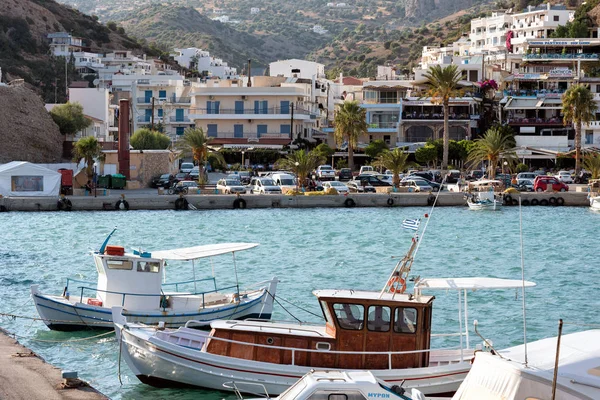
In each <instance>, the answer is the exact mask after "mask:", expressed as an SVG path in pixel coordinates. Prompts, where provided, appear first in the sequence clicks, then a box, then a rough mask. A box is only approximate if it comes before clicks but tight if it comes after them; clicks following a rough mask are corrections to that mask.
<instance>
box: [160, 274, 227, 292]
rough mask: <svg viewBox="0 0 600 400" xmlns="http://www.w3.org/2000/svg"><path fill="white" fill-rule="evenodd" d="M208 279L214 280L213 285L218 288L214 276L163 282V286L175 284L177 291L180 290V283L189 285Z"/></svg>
mask: <svg viewBox="0 0 600 400" xmlns="http://www.w3.org/2000/svg"><path fill="white" fill-rule="evenodd" d="M206 281H213V285H214V287H215V290H217V280H216V279H215V278H214V277H211V278H204V279H192V280H189V281H181V282H169V283H163V284H162V287H163V288H164V287H167V286H175V291H176V292H178V291H179V286H180V285H189V284H192V283H198V282H206Z"/></svg>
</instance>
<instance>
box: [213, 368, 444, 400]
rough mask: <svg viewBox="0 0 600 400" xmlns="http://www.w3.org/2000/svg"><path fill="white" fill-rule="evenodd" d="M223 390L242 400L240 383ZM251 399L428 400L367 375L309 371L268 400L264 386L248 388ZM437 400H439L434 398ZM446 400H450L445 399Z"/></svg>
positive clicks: (354, 372) (228, 384)
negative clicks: (256, 397) (257, 397)
mask: <svg viewBox="0 0 600 400" xmlns="http://www.w3.org/2000/svg"><path fill="white" fill-rule="evenodd" d="M224 385H225V386H224V387H225V388H226V389H228V390H232V391H234V392H235V394H236V396H237V398H238V399H239V400H244V397H243V395H242V390H240V385H243V384H240V383H239V382H226V383H225V384H224ZM245 391H252V394H253V395H256V396H260V399H272V400H312V399H367V398H368V399H374V398H375V399H392V400H393V399H397V400H429V399H430V398H426V397H424V396H423V394H422V393H420V392H419V391H418V390H416V389H413V390H412V391H411V392H410V393H408V392H407V391H406V390H405V389H404V388H403V387H402V386H399V385H388V384H387V383H385V382H384V381H382V380H381V379H377V378H376V377H375V376H373V374H372V373H371V372H369V371H310V372H309V373H308V374H306V375H304V376H303V377H302V378H301V379H300V380H299V381H298V382H296V383H294V385H293V386H291V387H290V388H289V389H288V390H286V391H285V392H283V393H282V394H281V395H279V396H277V397H271V395H270V394H269V392H268V391H267V390H266V388H265V387H264V385H262V384H255V385H250V388H249V389H245ZM435 399H436V400H442V398H441V397H436V398H435ZM447 399H448V400H449V398H447ZM256 400H258V399H256Z"/></svg>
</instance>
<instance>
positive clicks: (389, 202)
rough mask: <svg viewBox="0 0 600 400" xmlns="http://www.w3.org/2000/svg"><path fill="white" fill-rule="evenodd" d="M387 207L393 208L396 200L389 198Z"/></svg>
mask: <svg viewBox="0 0 600 400" xmlns="http://www.w3.org/2000/svg"><path fill="white" fill-rule="evenodd" d="M387 205H388V206H390V207H391V206H393V205H394V199H392V198H391V197H389V198H388V199H387Z"/></svg>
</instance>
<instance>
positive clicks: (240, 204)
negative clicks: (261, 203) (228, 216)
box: [233, 199, 246, 210]
mask: <svg viewBox="0 0 600 400" xmlns="http://www.w3.org/2000/svg"><path fill="white" fill-rule="evenodd" d="M233 208H234V209H238V208H240V209H242V210H243V209H244V208H246V200H244V199H235V200H234V201H233Z"/></svg>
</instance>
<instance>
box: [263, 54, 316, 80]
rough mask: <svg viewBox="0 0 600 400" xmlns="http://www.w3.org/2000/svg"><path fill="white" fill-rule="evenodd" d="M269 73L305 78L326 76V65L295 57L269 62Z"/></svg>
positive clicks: (271, 74)
mask: <svg viewBox="0 0 600 400" xmlns="http://www.w3.org/2000/svg"><path fill="white" fill-rule="evenodd" d="M269 75H270V76H283V77H285V78H303V79H315V78H325V65H323V64H319V63H317V62H314V61H307V60H298V59H295V58H293V59H291V60H282V61H275V62H272V63H270V64H269Z"/></svg>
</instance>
